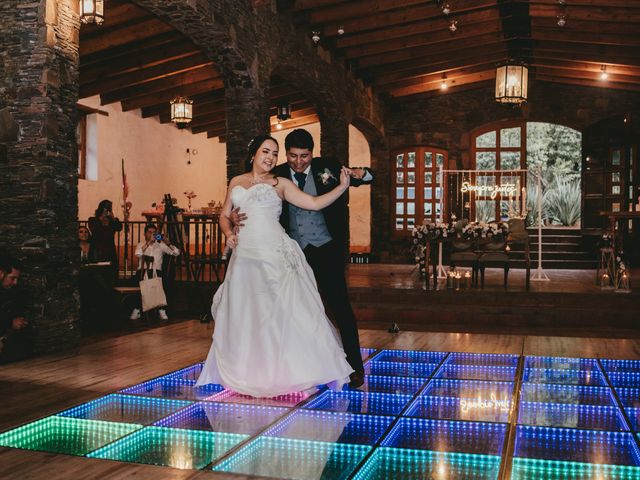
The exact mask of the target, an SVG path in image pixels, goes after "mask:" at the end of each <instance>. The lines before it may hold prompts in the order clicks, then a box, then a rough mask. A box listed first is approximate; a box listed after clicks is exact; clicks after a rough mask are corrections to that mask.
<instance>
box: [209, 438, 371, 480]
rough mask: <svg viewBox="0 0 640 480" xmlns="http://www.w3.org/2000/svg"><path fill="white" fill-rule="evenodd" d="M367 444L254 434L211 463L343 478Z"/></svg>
mask: <svg viewBox="0 0 640 480" xmlns="http://www.w3.org/2000/svg"><path fill="white" fill-rule="evenodd" d="M369 450H371V447H370V446H368V445H346V444H339V443H325V442H310V441H306V440H292V439H289V438H276V437H258V438H257V439H256V440H254V441H253V442H251V443H250V444H249V445H247V446H245V447H244V448H242V449H241V450H239V451H238V452H237V453H235V454H234V455H232V456H231V457H229V458H228V459H226V460H224V461H223V462H221V463H219V464H218V465H214V466H213V470H214V471H217V472H228V473H239V474H244V475H259V476H262V477H271V478H295V479H300V480H307V479H308V480H315V479H327V480H328V479H338V480H343V479H346V478H347V477H348V476H349V475H350V474H351V473H352V472H353V471H354V470H355V468H356V466H357V465H358V464H359V463H360V461H361V460H362V459H363V458H364V456H365V455H366V454H367V453H369Z"/></svg>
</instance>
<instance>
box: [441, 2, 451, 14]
mask: <svg viewBox="0 0 640 480" xmlns="http://www.w3.org/2000/svg"><path fill="white" fill-rule="evenodd" d="M442 13H444V14H445V15H449V14H450V13H451V5H449V4H448V3H445V5H444V7H442Z"/></svg>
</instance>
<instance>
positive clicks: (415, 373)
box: [364, 361, 438, 377]
mask: <svg viewBox="0 0 640 480" xmlns="http://www.w3.org/2000/svg"><path fill="white" fill-rule="evenodd" d="M437 367H438V364H437V363H409V362H376V361H372V362H369V363H367V364H366V365H365V366H364V373H366V374H367V375H390V376H397V377H429V376H430V375H431V374H432V373H433V372H434V371H435V369H436V368H437Z"/></svg>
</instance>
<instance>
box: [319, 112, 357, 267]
mask: <svg viewBox="0 0 640 480" xmlns="http://www.w3.org/2000/svg"><path fill="white" fill-rule="evenodd" d="M343 115H344V114H343V113H341V112H337V111H335V112H333V114H327V113H321V114H319V115H318V116H319V117H320V155H321V156H322V157H332V158H335V159H336V160H338V162H340V163H341V164H342V165H349V124H348V123H347V121H346V120H345V119H344V116H343ZM314 154H315V155H318V152H317V151H316V152H314ZM356 166H357V165H356ZM337 201H338V202H341V201H344V202H345V203H346V204H347V206H348V204H349V191H348V190H347V192H346V198H345V199H344V200H343V199H342V198H341V199H339V200H337ZM343 212H344V218H343V222H344V225H345V226H346V232H345V235H344V238H343V240H342V242H343V250H344V255H345V259H348V258H349V237H350V235H349V231H350V230H349V208H345V209H343Z"/></svg>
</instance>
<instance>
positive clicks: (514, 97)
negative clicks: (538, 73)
mask: <svg viewBox="0 0 640 480" xmlns="http://www.w3.org/2000/svg"><path fill="white" fill-rule="evenodd" d="M528 90H529V69H528V68H527V67H526V66H525V65H523V64H520V63H509V64H507V65H503V66H501V67H498V69H497V70H496V95H495V96H496V102H499V103H506V104H511V105H522V104H523V103H525V102H526V101H527V95H528Z"/></svg>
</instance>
